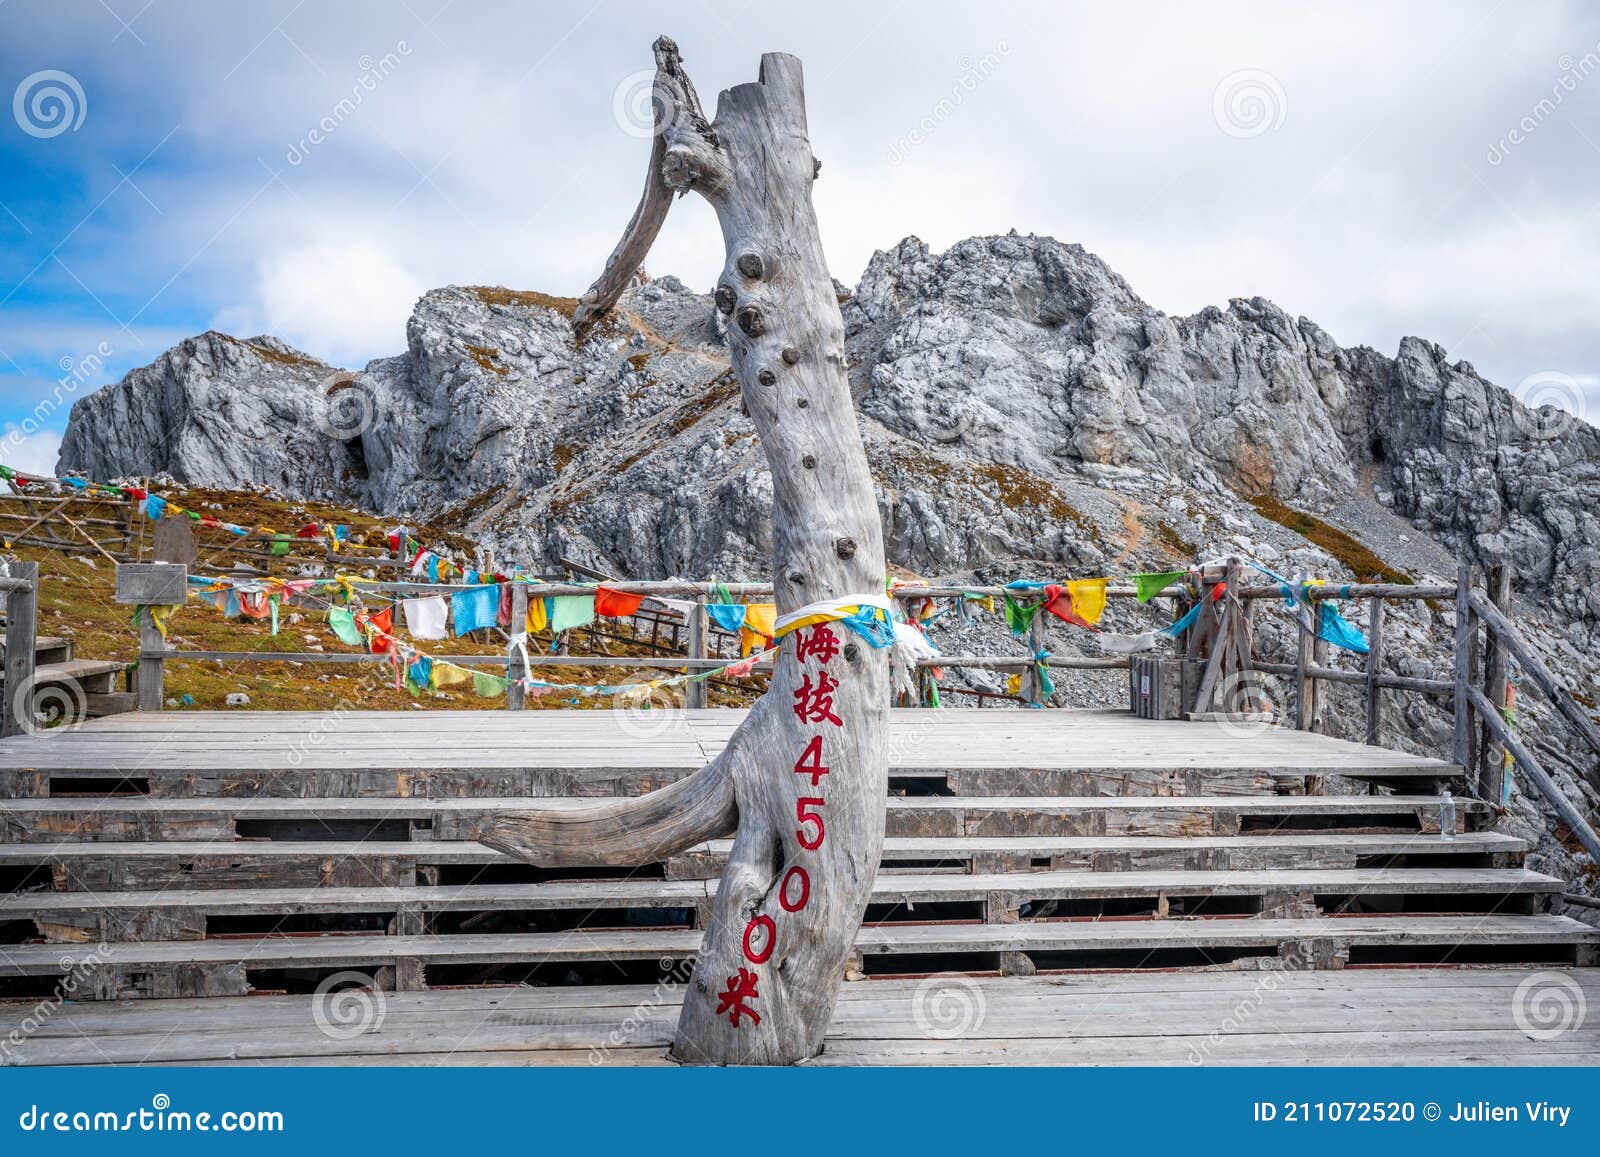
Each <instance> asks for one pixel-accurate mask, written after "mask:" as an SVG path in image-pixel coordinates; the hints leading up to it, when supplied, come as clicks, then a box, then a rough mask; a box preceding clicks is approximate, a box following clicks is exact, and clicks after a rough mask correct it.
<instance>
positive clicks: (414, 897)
mask: <svg viewBox="0 0 1600 1157" xmlns="http://www.w3.org/2000/svg"><path fill="white" fill-rule="evenodd" d="M709 885H710V881H705V880H650V879H626V880H585V881H572V880H550V881H545V882H542V883H536V884H499V883H489V884H479V885H474V886H472V887H470V888H462V887H456V886H451V887H420V886H419V887H402V888H393V887H390V888H384V887H370V888H367V887H351V888H304V887H301V888H239V889H233V888H215V889H179V888H169V889H163V890H159V891H126V892H108V893H100V892H36V893H20V894H12V895H8V896H4V897H0V919H13V920H16V919H24V918H31V919H34V920H35V922H36V923H39V924H41V925H48V924H50V923H52V922H62V921H64V920H65V919H66V918H67V917H70V916H75V915H82V916H87V917H91V918H95V919H99V920H101V921H102V922H103V923H104V924H105V925H106V927H105V928H103V929H102V932H103V934H105V935H107V936H116V934H117V933H118V932H125V931H128V930H131V929H133V928H134V926H135V924H137V925H138V927H139V928H140V929H142V928H144V927H145V926H146V923H147V922H148V921H149V920H152V919H155V918H156V917H157V916H159V917H160V918H162V919H166V918H169V917H170V918H173V919H179V918H181V919H182V920H184V921H186V922H187V926H191V927H192V926H195V925H194V917H195V916H196V915H199V916H201V917H211V916H246V915H276V914H284V913H288V914H298V913H313V912H315V913H328V914H331V913H384V912H394V911H399V910H402V909H404V910H407V911H415V912H462V911H467V912H477V911H499V910H504V911H556V910H588V909H600V908H692V907H694V906H695V905H696V903H697V902H699V901H701V900H706V899H709V898H710V896H711V895H712V891H711V889H710V887H709ZM1565 887H1566V885H1565V883H1564V882H1563V881H1561V880H1558V879H1556V878H1554V877H1553V876H1546V875H1544V874H1542V873H1539V872H1530V871H1528V870H1526V869H1521V868H1382V869H1379V868H1356V869H1321V868H1312V869H1306V868H1293V869H1284V870H1277V871H1249V870H1237V871H1235V870H1226V871H1203V870H1201V871H1191V870H1182V871H1132V872H1028V873H1019V874H1015V875H1010V874H978V873H973V874H970V875H937V874H935V875H918V874H912V873H905V874H882V875H879V876H878V878H877V880H876V883H875V884H874V886H873V889H872V894H871V902H872V903H876V904H896V905H909V904H920V903H936V902H937V903H951V902H969V903H970V902H974V901H986V902H992V901H993V899H994V898H995V897H996V896H1001V897H1005V898H1006V901H1007V903H1008V905H1010V906H1011V907H1015V906H1016V905H1017V904H1019V903H1022V902H1025V901H1033V900H1051V899H1107V898H1123V897H1149V896H1207V897H1215V896H1256V895H1262V894H1265V893H1268V892H1283V891H1291V892H1303V893H1327V894H1333V895H1340V896H1355V895H1359V896H1374V895H1384V896H1413V895H1416V896H1420V895H1433V896H1440V895H1443V896H1448V895H1466V894H1476V895H1493V896H1511V895H1528V896H1532V895H1541V894H1543V895H1548V894H1551V893H1559V892H1561V891H1562V890H1563V889H1564V888H1565ZM117 938H122V939H126V938H127V937H126V936H125V935H123V936H118V937H117Z"/></svg>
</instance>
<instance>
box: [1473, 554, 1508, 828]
mask: <svg viewBox="0 0 1600 1157" xmlns="http://www.w3.org/2000/svg"><path fill="white" fill-rule="evenodd" d="M1488 597H1489V601H1490V602H1491V603H1493V604H1494V606H1495V607H1496V609H1498V610H1499V611H1500V612H1501V613H1502V614H1504V613H1505V612H1506V611H1507V610H1509V609H1510V606H1511V568H1510V567H1508V566H1506V565H1505V564H1503V563H1502V564H1500V565H1498V566H1492V567H1490V568H1489V575H1488ZM1480 617H1481V616H1480ZM1509 656H1510V652H1509V651H1508V650H1507V649H1506V646H1505V644H1504V643H1502V642H1501V641H1500V635H1499V632H1497V631H1495V630H1494V629H1493V628H1490V629H1489V630H1488V631H1486V632H1485V634H1484V640H1483V691H1484V696H1485V697H1486V698H1487V699H1488V700H1489V702H1490V703H1491V704H1493V705H1494V707H1495V710H1496V711H1498V712H1499V714H1500V717H1501V718H1502V719H1503V718H1505V709H1506V703H1507V699H1506V696H1507V693H1508V691H1509V688H1510V681H1509V675H1510V670H1509V669H1510V662H1509ZM1481 726H1482V728H1483V731H1482V733H1481V734H1480V735H1479V737H1478V750H1479V752H1480V753H1481V763H1482V768H1481V772H1480V782H1479V786H1478V798H1479V799H1482V800H1487V801H1488V802H1489V803H1492V804H1494V805H1496V806H1497V807H1504V806H1505V785H1506V748H1505V744H1503V743H1501V742H1500V741H1499V740H1497V739H1496V738H1495V737H1494V732H1493V730H1492V729H1491V728H1490V727H1489V725H1488V724H1487V723H1483V724H1481Z"/></svg>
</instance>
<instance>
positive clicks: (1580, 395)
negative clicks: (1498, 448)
mask: <svg viewBox="0 0 1600 1157" xmlns="http://www.w3.org/2000/svg"><path fill="white" fill-rule="evenodd" d="M1511 396H1512V397H1513V398H1515V399H1516V400H1517V401H1519V402H1521V403H1522V405H1520V406H1512V407H1511V421H1512V423H1513V424H1514V425H1515V426H1516V427H1517V429H1518V430H1520V431H1521V432H1522V435H1523V436H1524V437H1526V438H1532V439H1534V440H1535V441H1539V442H1548V441H1549V440H1550V439H1551V438H1559V437H1560V436H1561V435H1562V434H1565V433H1566V432H1567V430H1569V429H1570V428H1571V427H1572V423H1573V422H1574V421H1575V420H1576V419H1579V418H1585V417H1587V416H1588V409H1589V399H1588V397H1587V396H1586V395H1585V394H1584V392H1583V389H1582V387H1581V386H1579V385H1578V379H1576V378H1574V377H1573V376H1572V375H1571V374H1564V373H1562V372H1561V371H1560V370H1540V371H1539V372H1538V373H1536V374H1529V375H1528V376H1527V377H1525V378H1523V379H1522V380H1521V381H1520V382H1518V383H1517V384H1516V385H1515V386H1514V387H1512V390H1511Z"/></svg>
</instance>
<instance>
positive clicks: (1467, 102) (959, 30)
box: [0, 0, 1600, 469]
mask: <svg viewBox="0 0 1600 1157" xmlns="http://www.w3.org/2000/svg"><path fill="white" fill-rule="evenodd" d="M661 32H668V33H670V34H671V35H673V36H674V37H675V38H676V39H677V41H678V43H679V44H680V46H681V47H682V50H683V53H684V58H685V61H686V63H687V65H688V67H689V70H690V73H691V75H692V76H693V77H694V80H695V83H696V85H697V87H698V88H699V90H700V92H701V93H702V95H703V96H704V97H705V99H706V101H707V104H708V106H709V105H711V104H712V103H713V101H714V94H715V93H716V92H717V91H718V90H719V89H721V88H724V87H726V86H728V85H730V84H734V83H739V82H741V81H745V80H750V79H754V76H755V70H756V65H757V60H758V58H759V55H760V53H761V52H763V51H767V50H775V49H781V50H784V51H788V52H792V53H795V54H796V55H798V56H800V57H801V58H802V59H803V60H804V62H805V65H806V80H807V88H808V100H809V106H810V117H811V126H812V138H813V143H814V145H815V148H816V151H817V154H818V156H819V157H820V158H821V159H822V161H823V164H824V168H823V174H822V180H821V181H820V182H819V183H818V185H817V189H816V202H817V209H818V213H819V215H820V217H821V223H822V231H823V237H824V239H825V241H826V244H827V247H828V256H829V261H830V264H831V266H832V268H833V272H834V274H835V276H837V277H838V278H839V279H840V280H841V281H845V282H847V283H853V282H854V281H855V279H856V278H857V277H858V275H859V274H860V271H861V269H862V267H863V266H864V265H865V263H866V261H867V259H868V258H869V257H870V256H871V254H872V252H873V250H874V249H878V248H883V247H886V246H888V245H891V244H893V243H894V242H895V241H897V240H898V239H899V238H901V237H903V236H905V235H907V234H916V235H917V236H919V237H921V238H923V239H924V240H925V241H927V242H928V243H930V244H931V245H933V246H934V247H936V248H944V247H947V246H949V245H950V244H952V243H954V242H956V241H958V240H960V239H961V238H963V237H967V236H971V235H973V234H980V233H995V232H1004V231H1005V230H1008V229H1012V228H1015V229H1018V230H1020V231H1023V232H1035V233H1043V234H1049V235H1052V236H1055V237H1059V238H1061V239H1062V240H1066V241H1076V242H1079V243H1081V244H1083V245H1084V246H1086V247H1087V248H1089V249H1091V250H1093V251H1094V252H1096V253H1099V254H1100V255H1101V256H1102V257H1104V258H1105V259H1106V260H1107V261H1108V262H1109V263H1110V264H1111V265H1112V267H1113V268H1115V269H1117V270H1118V271H1119V272H1121V273H1122V274H1123V275H1124V276H1125V277H1126V278H1127V279H1128V281H1129V282H1130V283H1131V284H1132V286H1133V287H1134V289H1135V290H1136V291H1137V292H1138V293H1139V294H1140V295H1141V296H1143V297H1144V298H1145V300H1147V301H1148V302H1150V303H1151V304H1152V305H1154V306H1156V307H1157V308H1159V309H1162V310H1165V311H1167V312H1169V313H1174V314H1184V313H1192V312H1194V311H1195V310H1198V309H1200V308H1201V307H1203V306H1205V305H1207V304H1213V303H1215V304H1223V303H1226V301H1227V299H1228V298H1230V297H1236V296H1249V295H1256V294H1260V295H1262V296H1266V297H1270V298H1272V299H1273V300H1274V301H1276V302H1278V303H1279V304H1280V305H1282V306H1283V307H1284V308H1285V309H1287V310H1289V311H1290V312H1291V313H1296V314H1303V315H1305V316H1308V317H1311V318H1313V319H1315V320H1316V321H1318V322H1319V323H1320V324H1321V325H1322V326H1323V327H1324V328H1326V329H1327V330H1328V331H1329V332H1330V333H1332V334H1333V336H1334V337H1335V338H1336V339H1337V340H1339V341H1340V342H1342V343H1344V344H1346V345H1355V344H1367V345H1371V346H1374V347H1376V348H1378V349H1380V350H1382V351H1385V352H1389V353H1392V352H1393V351H1394V349H1395V347H1396V345H1397V343H1398V341H1399V339H1400V338H1401V337H1402V336H1403V335H1406V334H1421V335H1423V336H1426V337H1429V338H1431V339H1433V340H1434V341H1437V342H1439V343H1440V344H1442V345H1443V346H1444V347H1445V348H1446V349H1447V350H1448V351H1449V352H1450V354H1451V355H1452V356H1453V357H1461V358H1466V359H1467V360H1469V361H1471V362H1473V363H1474V364H1475V365H1476V366H1477V367H1478V369H1479V371H1480V372H1482V373H1484V374H1485V375H1487V376H1489V377H1490V378H1492V379H1494V380H1496V381H1499V382H1501V383H1503V384H1505V385H1506V386H1508V387H1509V388H1513V389H1517V388H1519V386H1520V388H1521V392H1522V393H1524V394H1525V395H1528V396H1531V397H1532V398H1533V400H1535V401H1555V402H1562V403H1564V404H1566V405H1568V407H1569V408H1576V409H1579V410H1580V412H1585V413H1586V414H1587V416H1588V417H1589V418H1590V420H1596V419H1597V416H1600V327H1597V325H1596V322H1597V319H1600V278H1597V277H1596V276H1595V273H1594V271H1595V269H1596V268H1597V267H1600V115H1597V114H1600V6H1595V5H1585V4H1580V3H1572V4H1561V3H1518V4H1513V3H1500V4H1471V3H1453V4H1423V3H1373V4H1369V5H1327V4H1315V5H1314V4H1309V3H1307V4H1300V5H1295V4H1288V3H1281V2H1280V3H1263V4H1232V3H1226V2H1224V3H1218V4H1205V5H1198V4H1193V3H1181V4H1173V5H1172V6H1170V7H1160V6H1152V5H1139V6H1132V5H1116V6H1113V5H1107V4H1081V5H1070V4H1061V3H1048V4H1047V3H1038V4H1004V3H987V4H984V5H973V4H956V3H948V4H947V3H941V2H937V0H918V2H916V3H913V2H911V0H902V2H901V3H881V4H862V3H860V2H859V0H857V2H853V3H844V4H833V3H826V2H816V0H813V2H810V3H807V4H805V5H781V6H780V5H773V4H764V3H756V2H753V0H729V2H727V3H723V4H712V3H709V2H705V0H679V2H678V3H675V4H673V5H664V4H652V5H645V4H629V3H624V2H622V0H598V2H594V0H564V2H562V3H560V4H536V3H532V2H522V3H511V2H490V0H479V2H475V0H453V2H452V0H384V2H381V3H380V2H371V3H340V2H338V0H314V2H307V0H259V2H253V3H250V4H239V5H221V4H215V3H205V2H200V0H194V2H189V3H180V2H175V0H0V96H3V95H4V94H7V93H9V94H11V96H12V100H11V105H10V113H11V115H10V116H4V115H3V114H0V295H3V296H0V428H12V429H17V428H20V429H23V430H25V431H28V432H30V433H31V436H30V437H28V438H27V439H26V440H25V441H23V442H22V444H21V445H20V446H17V445H15V444H14V443H12V442H7V443H0V445H3V446H4V447H5V456H6V457H7V458H8V459H9V460H10V461H11V462H13V463H15V464H18V465H24V466H27V467H32V468H45V469H48V468H50V467H51V466H52V465H53V463H54V457H55V446H56V443H57V442H58V441H59V437H60V431H61V430H62V429H63V428H64V426H65V423H66V408H67V406H68V405H70V402H71V400H72V398H73V397H74V396H76V395H78V394H81V393H82V392H86V391H88V390H90V389H92V388H94V387H96V386H98V385H101V384H103V383H104V382H106V381H109V380H113V379H115V378H117V377H120V376H121V375H122V374H123V373H125V372H126V371H127V370H128V369H129V368H131V367H134V366H138V365H143V364H146V363H148V362H150V361H152V360H153V359H154V358H156V357H157V356H158V355H159V354H160V353H161V352H162V351H163V350H165V349H166V348H167V347H168V346H170V345H171V344H173V343H174V342H175V341H177V340H179V339H180V338H182V337H184V336H187V335H189V334H191V333H195V332H198V331H200V330H204V329H206V328H217V329H222V330H225V331H227V332H230V333H234V334H237V335H240V336H250V335H254V334H257V333H263V332H268V333H273V334H276V335H278V336H280V337H282V338H283V339H285V340H286V341H289V342H290V343H292V344H293V345H296V346H298V347H300V348H302V349H305V350H307V351H309V352H311V353H314V354H316V355H318V356H320V357H323V358H325V359H327V360H329V361H333V362H338V363H341V364H344V365H350V366H355V365H360V364H362V363H363V362H364V361H365V360H367V359H368V358H372V357H377V356H383V355H388V354H393V353H396V352H398V351H400V350H401V349H402V348H403V345H404V341H405V320H406V317H407V314H408V313H409V311H410V308H411V304H412V302H413V301H414V300H415V299H416V297H417V296H418V295H419V294H421V293H422V292H424V291H425V290H427V289H429V288H432V287H435V286H439V285H445V284H450V283H466V284H483V283H488V284H503V285H507V286H512V287H516V288H535V289H541V290H545V291H548V292H553V293H560V294H573V295H575V294H577V293H579V292H581V291H582V290H583V289H584V288H585V287H586V286H587V285H588V283H589V281H590V280H591V279H592V278H593V275H594V273H595V272H596V270H597V269H598V267H599V265H600V263H601V262H602V261H603V260H604V258H605V256H606V254H607V253H608V252H609V250H610V248H611V246H612V244H613V243H614V242H615V240H616V238H617V235H618V234H619V232H620V230H621V228H622V226H623V225H624V224H625V222H626V221H627V218H628V216H629V214H630V213H631V212H632V209H633V205H634V202H635V200H636V198H637V195H638V190H639V186H640V184H641V181H642V175H643V167H644V161H645V157H646V155H647V152H648V142H647V140H645V139H644V138H643V134H642V133H641V131H640V126H639V118H640V116H641V113H642V109H641V101H640V99H639V98H640V94H641V92H647V90H648V72H647V71H646V70H647V69H648V68H649V67H650V64H651V57H650V50H649V49H650V42H651V40H652V39H653V38H654V37H655V36H656V35H657V34H658V33H661ZM314 130H315V131H314ZM721 262H722V257H721V241H720V237H719V235H718V233H717V230H716V226H715V221H714V219H713V217H712V214H711V212H710V210H709V209H708V208H707V207H705V206H703V205H700V204H698V203H695V202H693V201H690V202H686V203H685V205H684V207H683V208H682V209H680V210H679V211H678V212H676V213H674V214H673V216H672V217H671V218H670V219H669V222H668V224H667V227H666V229H665V231H664V232H663V235H662V237H661V238H660V240H659V241H658V242H657V244H656V248H655V251H654V252H653V254H652V256H651V259H650V262H649V266H650V269H651V271H652V272H653V273H656V274H661V273H667V272H673V273H677V274H678V275H679V276H681V277H682V278H683V279H684V280H685V281H687V282H688V283H689V284H690V285H692V286H695V287H696V288H702V289H704V288H706V287H708V286H709V284H710V283H711V281H712V278H713V277H714V275H715V272H716V271H717V269H718V268H720V266H721ZM36 427H37V432H36V433H32V431H34V429H35V428H36Z"/></svg>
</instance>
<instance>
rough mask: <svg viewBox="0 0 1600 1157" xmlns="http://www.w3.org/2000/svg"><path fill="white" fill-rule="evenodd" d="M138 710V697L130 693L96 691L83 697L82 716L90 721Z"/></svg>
mask: <svg viewBox="0 0 1600 1157" xmlns="http://www.w3.org/2000/svg"><path fill="white" fill-rule="evenodd" d="M138 708H139V696H138V695H136V694H135V693H134V692H132V691H96V692H92V693H90V694H88V695H85V696H84V714H85V715H87V716H88V717H89V718H90V719H103V718H105V717H106V716H107V715H121V714H122V713H123V712H125V711H136V710H138Z"/></svg>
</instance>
